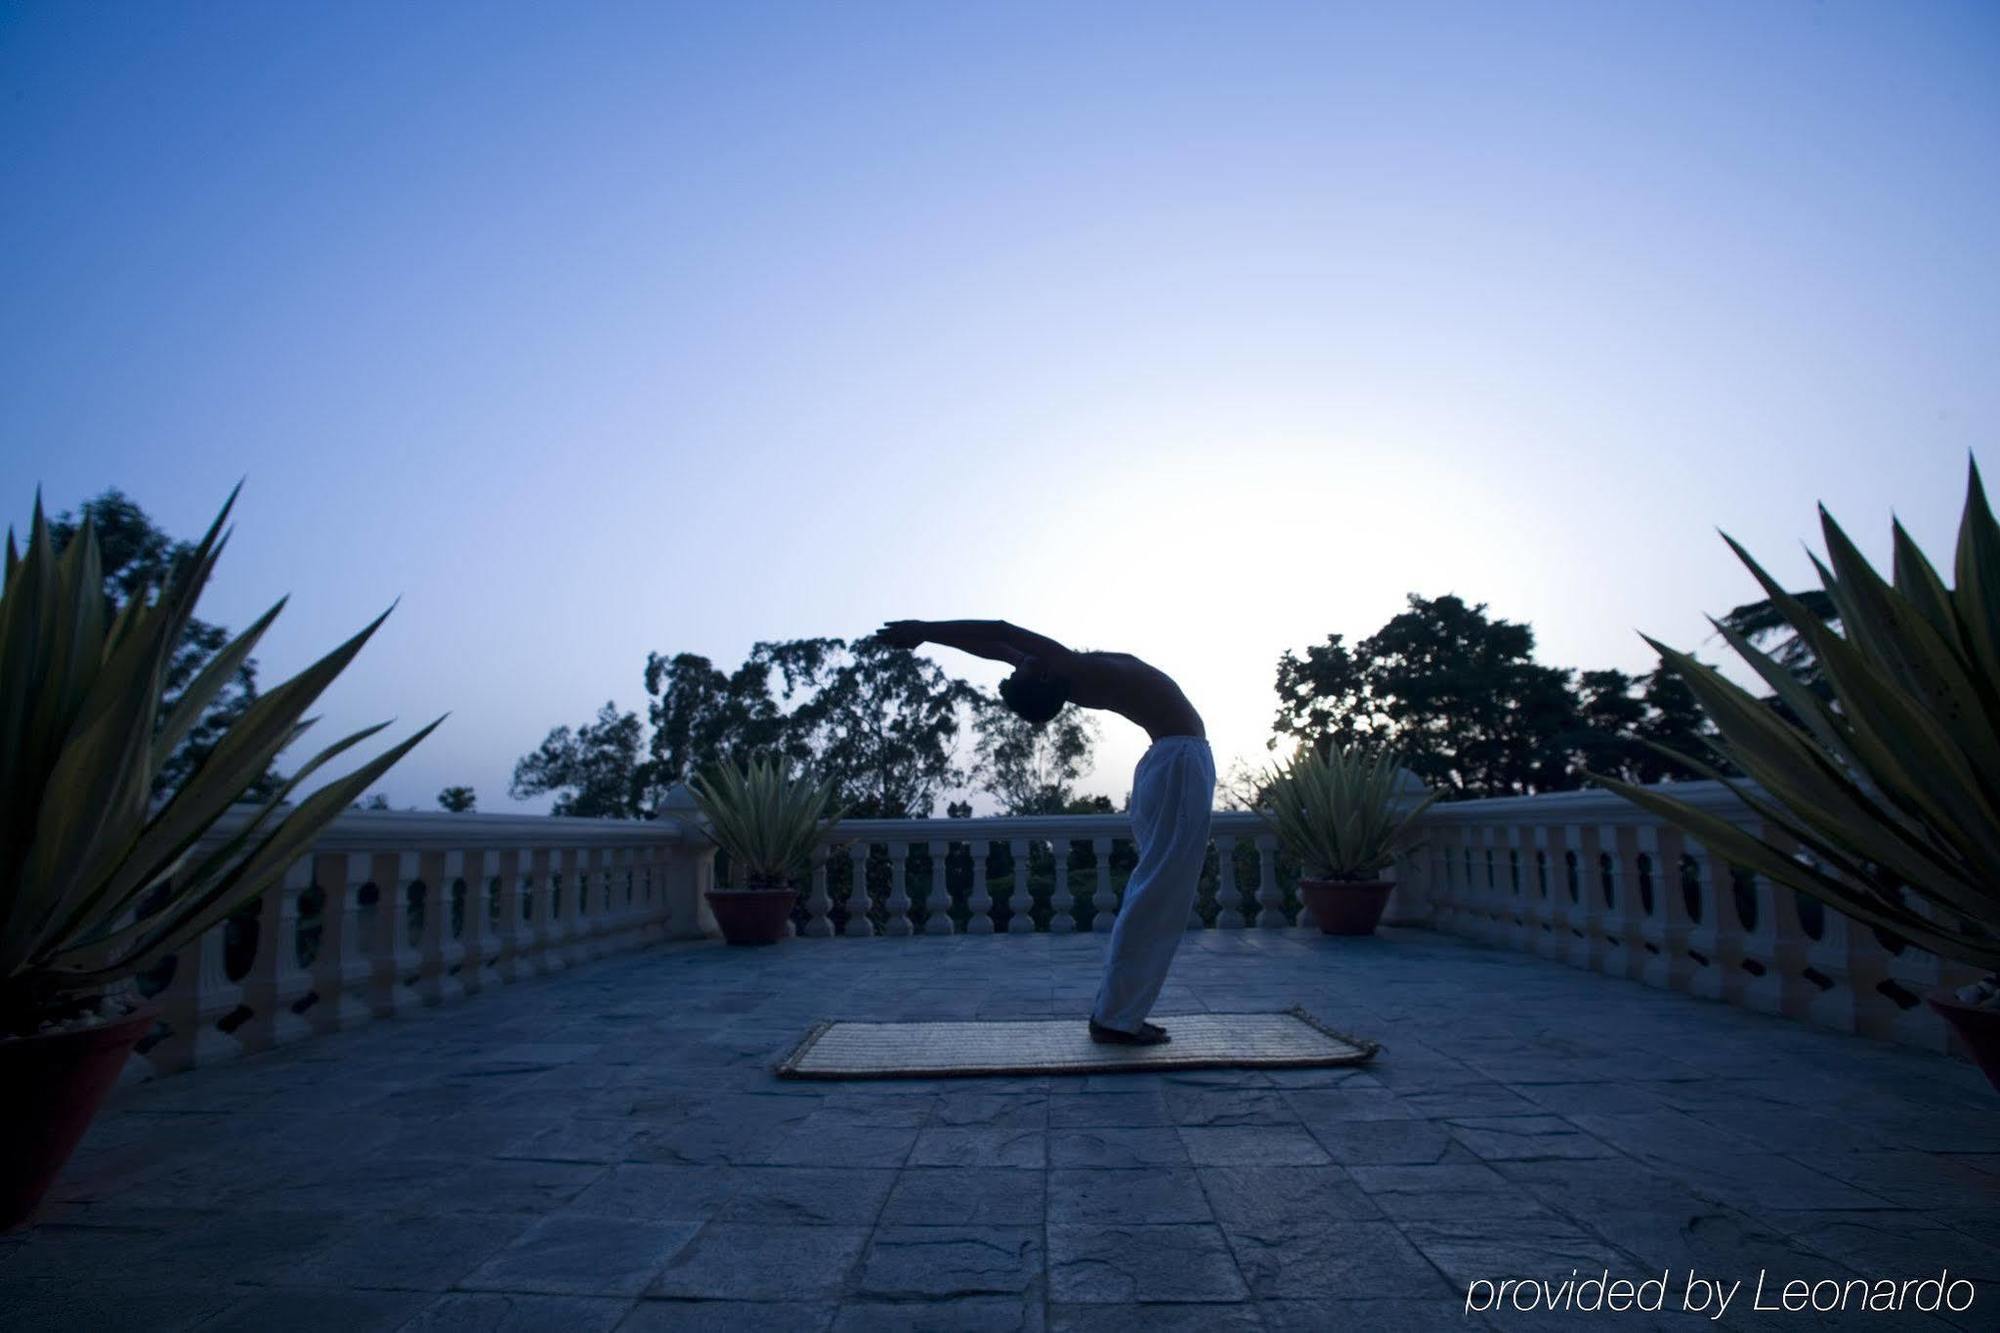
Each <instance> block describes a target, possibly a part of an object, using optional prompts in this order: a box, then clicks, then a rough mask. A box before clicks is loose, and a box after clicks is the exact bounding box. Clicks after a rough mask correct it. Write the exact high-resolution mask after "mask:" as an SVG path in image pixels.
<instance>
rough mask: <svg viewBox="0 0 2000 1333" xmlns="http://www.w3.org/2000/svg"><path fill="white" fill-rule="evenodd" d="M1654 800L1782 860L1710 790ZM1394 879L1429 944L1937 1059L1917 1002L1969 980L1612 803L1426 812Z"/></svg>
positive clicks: (1700, 785) (1933, 1025) (1937, 1034)
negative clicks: (1709, 1002)
mask: <svg viewBox="0 0 2000 1333" xmlns="http://www.w3.org/2000/svg"><path fill="white" fill-rule="evenodd" d="M1666 790H1669V791H1671V793H1672V794H1673V795H1675V796H1677V797H1679V798H1681V799H1683V800H1686V801H1688V802H1689V803H1691V804H1693V805H1696V806H1698V807H1700V808H1702V809H1704V810H1707V811H1709V812H1710V813H1712V814H1715V815H1718V816H1721V817H1723V818H1726V819H1728V820H1730V821H1731V822H1732V823H1735V824H1737V825H1739V826H1740V827H1743V828H1745V829H1748V830H1751V831H1753V832H1759V833H1760V834H1761V836H1766V837H1770V838H1771V839H1772V840H1773V841H1774V842H1779V843H1781V844H1782V839H1781V838H1779V837H1778V836H1777V835H1776V833H1775V831H1772V830H1763V829H1760V827H1759V824H1760V821H1758V819H1757V818H1756V816H1755V815H1754V814H1753V813H1752V812H1750V811H1749V810H1748V809H1747V808H1746V807H1744V806H1743V805H1742V803H1741V802H1739V801H1738V800H1737V799H1736V798H1735V796H1733V795H1732V794H1731V793H1730V792H1729V791H1728V789H1727V788H1725V787H1723V786H1722V785H1721V784H1720V783H1715V782H1685V783H1675V784H1670V785H1669V786H1668V787H1667V788H1666ZM1538 854H1540V855H1541V856H1542V860H1541V861H1539V862H1538V861H1537V855H1538ZM1538 867H1540V868H1545V870H1546V877H1545V878H1544V877H1543V876H1542V875H1541V874H1540V873H1538ZM1516 869H1518V870H1519V874H1518V877H1517V876H1516V874H1515V873H1514V872H1515V870H1516ZM1402 870H1403V877H1402V879H1401V881H1400V883H1399V886H1398V893H1399V895H1400V896H1402V897H1403V898H1404V904H1403V906H1404V910H1405V912H1406V913H1412V914H1414V915H1416V916H1418V917H1427V918H1428V919H1429V921H1430V923H1431V924H1432V925H1434V926H1436V927H1437V928H1439V929H1442V930H1447V931H1451V932H1452V933H1454V934H1460V935H1469V936H1473V937H1475V938H1478V939H1482V940H1487V941H1490V942H1492V943H1495V944H1502V945H1506V946H1509V947H1511V948H1517V949H1523V950H1526V951H1528V952H1531V953H1537V954H1541V955H1544V956H1546V957H1549V958H1552V959H1560V960H1562V961H1565V962H1568V963H1570V964H1571V965H1573V966H1576V967H1583V968H1589V969H1592V970H1594V971H1599V972H1607V973H1610V974H1612V975H1614V976H1621V977H1630V978H1632V979H1634V980H1637V981H1642V982H1645V983H1646V984H1648V985H1652V986H1658V987H1661V988H1663V989H1668V990H1678V991H1686V992H1688V993H1690V994H1693V995H1700V996H1705V997H1707V998H1711V999H1718V1000H1723V1001H1726V1002H1728V1003H1730V1004H1736V1005H1741V1006H1743V1007H1745V1008H1751V1009H1759V1010H1762V1011H1764V1012H1767V1013H1781V1014H1785V1015H1788V1016H1790V1017H1793V1018H1797V1019H1801V1020H1803V1021H1806V1022H1811V1023H1816V1024H1820V1025H1822V1026H1826V1027H1831V1028H1836V1029H1839V1030H1841V1031H1846V1032H1859V1033H1862V1034H1864V1035H1867V1036H1872V1037H1882V1038H1887V1039H1889V1040H1893V1041H1901V1042H1906V1043H1908V1044H1911V1045H1916V1046H1922V1047H1925V1048H1927V1049H1933V1050H1944V1049H1947V1048H1948V1045H1949V1034H1948V1030H1947V1029H1946V1027H1945V1025H1944V1024H1943V1023H1942V1022H1941V1021H1939V1020H1938V1018H1937V1017H1936V1015H1934V1014H1932V1013H1931V1012H1930V1011H1929V1010H1928V1009H1927V1008H1925V1007H1924V1006H1923V1005H1922V1004H1921V1003H1920V999H1919V997H1921V995H1922V994H1923V993H1924V991H1926V990H1929V989H1931V988H1933V987H1936V986H1938V985H1961V984H1964V983H1965V982H1966V981H1969V980H1971V979H1972V978H1973V977H1974V975H1975V973H1974V972H1973V971H1972V970H1971V969H1968V968H1965V967H1962V966H1959V965H1957V964H1949V963H1941V962H1940V961H1939V960H1938V959H1937V958H1936V957H1934V956H1932V955H1931V954H1928V953H1925V952H1924V951H1922V950H1920V949H1917V948H1915V947H1914V946H1909V945H1904V946H1902V947H1900V948H1894V949H1892V948H1891V947H1889V945H1888V944H1886V943H1884V941H1883V940H1882V938H1881V937H1880V936H1878V934H1877V933H1876V932H1875V931H1874V930H1873V929H1871V928H1869V927H1867V926H1862V925H1858V924H1856V923H1854V922H1852V921H1850V920H1848V919H1847V918H1846V917H1844V916H1842V915H1841V914H1840V913H1838V912H1835V911H1833V910H1832V909H1830V908H1823V907H1820V906H1819V905H1818V904H1817V903H1814V902H1813V901H1812V900H1810V899H1802V898H1801V897H1800V895H1798V894H1796V893H1794V892H1793V891H1792V890H1790V889H1788V888H1784V887H1781V886H1779V885H1775V884H1772V883H1770V882H1769V881H1768V880H1766V879H1764V878H1763V877H1762V876H1754V877H1753V876H1749V875H1741V874H1737V873H1734V872H1733V870H1732V868H1731V867H1730V866H1729V865H1728V864H1727V863H1725V862H1724V861H1722V859H1721V858H1720V857H1718V856H1715V855H1714V854H1712V853H1711V852H1710V851H1709V850H1708V849H1707V848H1706V847H1703V846H1702V845H1701V844H1700V843H1699V842H1698V841H1697V840H1696V839H1694V838H1691V837H1687V836H1685V835H1683V834H1682V833H1681V832H1680V831H1679V830H1678V829H1675V828H1672V827H1669V826H1666V825H1663V824H1662V823H1661V822H1660V821H1659V820H1657V819H1655V818H1654V817H1653V816H1651V815H1650V814H1648V813H1646V812H1645V811H1644V810H1641V809H1640V808H1638V807H1637V806H1634V805H1632V804H1631V803H1630V802H1627V801H1625V800H1623V799H1621V798H1619V797H1617V796H1614V795H1612V794H1610V793H1609V792H1602V791H1580V792H1558V793H1551V794H1549V795H1545V796H1521V797H1504V798H1500V799H1495V800H1484V801H1456V802H1449V803H1440V804H1437V805H1434V806H1432V807H1431V808H1430V810H1429V812H1428V813H1427V814H1426V815H1425V816H1424V820H1423V843H1422V845H1421V846H1420V847H1418V848H1416V849H1415V850H1414V851H1413V852H1412V853H1411V854H1410V855H1409V856H1408V857H1406V858H1405V862H1404V865H1403V867H1402Z"/></svg>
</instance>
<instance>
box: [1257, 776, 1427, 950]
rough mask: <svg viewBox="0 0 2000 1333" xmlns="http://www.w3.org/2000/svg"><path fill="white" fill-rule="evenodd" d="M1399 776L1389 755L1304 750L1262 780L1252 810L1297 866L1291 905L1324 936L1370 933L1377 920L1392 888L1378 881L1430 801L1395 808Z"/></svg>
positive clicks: (1389, 884)
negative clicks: (1302, 908) (1295, 898)
mask: <svg viewBox="0 0 2000 1333" xmlns="http://www.w3.org/2000/svg"><path fill="white" fill-rule="evenodd" d="M1401 774H1402V769H1401V767H1400V765H1399V764H1398V763H1397V761H1396V758H1395V756H1394V755H1389V754H1376V753H1371V752H1369V751H1366V750H1363V749H1360V748H1358V747H1355V748H1347V749H1343V748H1341V747H1339V746H1330V747H1329V748H1328V749H1327V751H1326V752H1325V753H1324V754H1322V753H1321V752H1320V751H1318V750H1316V749H1314V748H1313V747H1311V746H1307V747H1305V748H1303V749H1301V750H1300V751H1299V754H1298V756H1297V757H1296V758H1295V759H1293V760H1292V762H1291V763H1289V764H1287V765H1285V766H1284V767H1283V768H1280V769H1277V770H1274V771H1272V772H1271V773H1269V774H1267V775H1266V777H1265V780H1264V792H1263V800H1262V802H1261V803H1260V809H1259V811H1258V813H1259V814H1260V815H1262V816H1263V818H1264V822H1265V823H1266V824H1267V825H1268V826H1269V827H1270V828H1271V830H1272V831H1273V832H1274V833H1276V834H1277V835H1278V840H1279V841H1280V842H1281V843H1283V844H1284V846H1285V849H1286V850H1287V851H1289V852H1290V853H1291V854H1292V855H1293V856H1294V857H1296V858H1297V859H1298V861H1299V864H1300V865H1301V866H1302V867H1303V868H1304V871H1305V873H1304V874H1303V875H1302V876H1301V877H1300V879H1299V900H1300V901H1301V902H1303V903H1304V904H1305V905H1306V908H1307V910H1308V911H1310V912H1311V913H1312V917H1313V920H1314V921H1315V922H1317V923H1318V925H1319V928H1320V930H1321V931H1322V932H1324V933H1325V934H1328V935H1372V934H1373V933H1374V932H1375V926H1376V923H1377V922H1379V921H1381V919H1382V909H1383V908H1384V907H1385V906H1387V905H1388V902H1389V893H1390V891H1391V890H1392V889H1393V888H1394V887H1395V886H1394V885H1393V884H1391V883H1390V882H1389V881H1387V880H1385V879H1381V878H1379V877H1378V876H1379V875H1380V872H1381V871H1382V869H1383V868H1384V867H1385V866H1388V865H1389V864H1391V863H1392V862H1393V861H1394V860H1395V859H1396V854H1397V853H1398V852H1400V851H1402V850H1403V849H1404V847H1406V846H1407V845H1408V839H1409V834H1410V831H1411V830H1412V828H1413V827H1414V826H1415V822H1416V819H1417V816H1419V815H1421V814H1422V813H1423V812H1424V811H1425V810H1426V809H1428V808H1429V806H1430V803H1431V802H1432V801H1434V800H1436V799H1437V794H1436V793H1434V792H1433V793H1431V794H1430V795H1427V796H1425V797H1424V798H1423V799H1422V800H1421V801H1418V802H1417V803H1416V804H1415V805H1413V806H1411V807H1410V808H1408V809H1406V810H1398V809H1397V808H1396V806H1397V802H1396V797H1397V794H1398V788H1399V785H1400V784H1399V779H1400V777H1401Z"/></svg>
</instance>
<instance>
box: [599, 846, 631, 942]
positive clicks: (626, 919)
mask: <svg viewBox="0 0 2000 1333" xmlns="http://www.w3.org/2000/svg"><path fill="white" fill-rule="evenodd" d="M604 859H606V871H604V951H606V953H610V951H614V949H626V947H630V943H632V941H630V939H628V935H630V931H632V849H630V847H610V849H606V851H604Z"/></svg>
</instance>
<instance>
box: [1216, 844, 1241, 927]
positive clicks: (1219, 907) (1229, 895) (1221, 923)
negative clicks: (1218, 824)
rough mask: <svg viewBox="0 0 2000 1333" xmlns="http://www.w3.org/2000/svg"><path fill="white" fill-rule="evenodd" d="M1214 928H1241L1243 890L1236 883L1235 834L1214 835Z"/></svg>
mask: <svg viewBox="0 0 2000 1333" xmlns="http://www.w3.org/2000/svg"><path fill="white" fill-rule="evenodd" d="M1215 858H1216V859H1215V905H1216V913H1215V928H1216V929H1217V930H1241V929H1242V928H1243V924H1244V922H1243V890H1242V888H1241V887H1240V886H1239V885H1238V884H1237V883H1236V835H1235V834H1233V833H1218V834H1216V835H1215Z"/></svg>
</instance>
